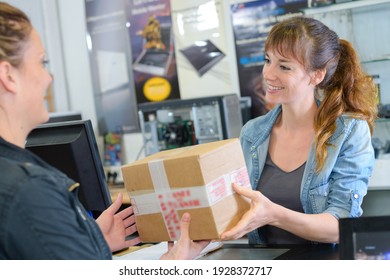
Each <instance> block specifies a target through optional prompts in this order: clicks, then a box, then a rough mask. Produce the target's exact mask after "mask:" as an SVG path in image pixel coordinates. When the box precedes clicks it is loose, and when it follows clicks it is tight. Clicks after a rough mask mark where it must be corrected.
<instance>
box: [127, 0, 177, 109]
mask: <svg viewBox="0 0 390 280" xmlns="http://www.w3.org/2000/svg"><path fill="white" fill-rule="evenodd" d="M126 11H127V20H128V23H129V37H130V42H131V56H132V70H133V76H134V84H135V91H136V96H137V101H138V104H140V103H145V102H157V101H163V100H166V99H180V91H179V83H178V78H177V71H176V59H175V52H174V40H173V35H172V22H171V6H170V1H169V0H126Z"/></svg>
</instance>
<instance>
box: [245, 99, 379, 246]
mask: <svg viewBox="0 0 390 280" xmlns="http://www.w3.org/2000/svg"><path fill="white" fill-rule="evenodd" d="M280 112H281V106H280V105H278V106H276V107H275V108H274V109H273V110H271V111H270V112H268V113H267V114H266V115H263V116H260V117H257V118H255V119H252V120H250V121H248V122H247V123H246V124H245V125H244V127H243V128H242V131H241V135H240V141H241V145H242V149H243V153H244V157H245V162H246V165H247V168H248V172H249V176H250V181H251V185H252V188H253V189H254V190H255V189H256V187H257V185H258V182H259V179H260V176H261V173H262V171H263V168H264V164H265V160H266V156H267V152H268V146H269V141H270V133H271V130H272V127H273V125H274V123H275V121H276V120H277V118H278V116H279V114H280ZM330 144H331V145H330V146H328V148H327V153H328V154H327V157H326V160H325V164H324V167H323V168H322V170H321V171H319V172H318V173H316V172H315V169H316V166H317V161H316V158H315V148H314V147H312V148H311V149H310V152H309V156H308V159H307V161H306V167H305V171H304V173H303V178H302V183H301V194H300V200H301V203H302V207H303V210H304V212H305V213H307V214H318V213H329V214H331V215H333V216H334V217H336V218H337V219H339V218H344V217H359V216H361V215H362V213H363V210H362V208H361V204H362V202H363V197H364V196H365V195H366V194H367V188H368V179H369V177H370V176H371V173H372V169H373V165H374V161H375V156H374V149H373V147H372V144H371V134H370V129H369V126H368V124H367V122H366V121H363V120H358V119H355V118H351V117H349V116H341V117H339V118H338V119H337V121H336V130H335V132H334V134H333V136H332V137H331V138H330ZM248 238H249V243H251V244H259V243H264V239H263V237H262V236H260V235H259V233H258V230H257V229H256V230H254V231H252V232H250V233H248Z"/></svg>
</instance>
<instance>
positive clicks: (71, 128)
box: [26, 120, 111, 218]
mask: <svg viewBox="0 0 390 280" xmlns="http://www.w3.org/2000/svg"><path fill="white" fill-rule="evenodd" d="M26 148H27V149H28V150H30V151H32V152H33V153H35V154H36V155H38V156H39V157H40V158H42V159H43V160H45V161H46V162H48V163H49V164H51V165H52V166H54V167H56V168H57V169H59V170H61V171H62V172H63V173H65V174H66V175H67V176H68V177H69V178H71V179H73V180H74V181H76V182H78V183H80V187H79V198H80V202H81V203H82V204H83V205H84V207H85V209H86V210H87V211H89V213H91V216H93V217H94V218H97V217H98V216H99V215H100V214H101V212H103V211H104V210H105V209H106V208H107V207H108V206H109V205H111V196H110V193H109V189H108V186H107V182H106V179H105V175H104V169H103V165H102V162H101V159H100V156H99V150H98V147H97V143H96V139H95V134H94V131H93V127H92V124H91V121H90V120H81V121H69V122H59V123H48V124H43V125H41V126H39V127H37V128H36V129H34V130H33V131H31V133H30V134H29V136H28V137H27V143H26Z"/></svg>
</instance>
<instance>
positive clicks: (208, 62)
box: [180, 40, 225, 77]
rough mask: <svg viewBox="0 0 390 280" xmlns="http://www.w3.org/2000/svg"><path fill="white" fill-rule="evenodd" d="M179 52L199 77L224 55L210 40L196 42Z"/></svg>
mask: <svg viewBox="0 0 390 280" xmlns="http://www.w3.org/2000/svg"><path fill="white" fill-rule="evenodd" d="M180 52H181V53H182V54H183V55H184V56H185V57H186V58H187V60H188V61H189V62H190V63H191V65H192V66H193V67H194V68H195V70H196V71H197V73H198V75H199V76H200V77H201V76H203V74H205V73H206V72H207V71H209V70H210V69H211V68H212V67H213V66H214V65H215V64H217V63H218V62H219V61H220V60H221V59H222V58H224V57H225V54H224V53H223V52H222V51H221V50H220V49H218V48H217V47H216V46H215V45H214V44H213V43H212V42H211V41H210V40H205V41H197V42H195V43H194V44H193V45H191V46H188V47H187V48H184V49H181V50H180Z"/></svg>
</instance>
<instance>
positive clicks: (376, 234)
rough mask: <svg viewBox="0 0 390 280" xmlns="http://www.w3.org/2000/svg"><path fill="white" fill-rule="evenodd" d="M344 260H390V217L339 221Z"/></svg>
mask: <svg viewBox="0 0 390 280" xmlns="http://www.w3.org/2000/svg"><path fill="white" fill-rule="evenodd" d="M339 230H340V240H339V253H340V259H342V260H362V259H364V260H389V259H390V216H366V217H360V218H341V219H339Z"/></svg>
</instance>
